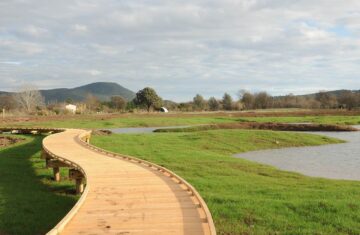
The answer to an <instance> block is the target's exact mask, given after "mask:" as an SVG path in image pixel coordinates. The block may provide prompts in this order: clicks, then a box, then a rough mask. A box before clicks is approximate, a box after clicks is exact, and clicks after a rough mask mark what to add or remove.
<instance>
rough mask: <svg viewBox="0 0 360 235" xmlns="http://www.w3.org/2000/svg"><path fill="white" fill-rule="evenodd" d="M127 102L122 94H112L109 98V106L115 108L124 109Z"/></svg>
mask: <svg viewBox="0 0 360 235" xmlns="http://www.w3.org/2000/svg"><path fill="white" fill-rule="evenodd" d="M126 105H127V102H126V100H125V99H124V98H123V97H122V96H112V97H111V99H110V107H111V108H113V109H116V110H124V109H125V108H126Z"/></svg>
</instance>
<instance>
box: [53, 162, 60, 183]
mask: <svg viewBox="0 0 360 235" xmlns="http://www.w3.org/2000/svg"><path fill="white" fill-rule="evenodd" d="M53 172H54V180H55V181H56V182H59V181H60V167H57V166H55V167H53Z"/></svg>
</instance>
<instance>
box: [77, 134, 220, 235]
mask: <svg viewBox="0 0 360 235" xmlns="http://www.w3.org/2000/svg"><path fill="white" fill-rule="evenodd" d="M90 137H91V132H87V133H83V134H80V135H79V136H78V137H77V138H76V141H77V142H78V143H79V144H81V145H83V146H84V147H86V148H88V149H91V150H93V151H95V152H98V153H101V154H104V155H106V156H108V157H113V158H119V159H122V160H127V161H130V162H133V163H136V164H141V165H143V166H146V167H149V168H152V169H155V170H157V171H160V172H162V173H163V174H164V175H165V176H167V177H170V178H172V179H173V180H175V181H177V183H178V184H183V185H185V187H186V190H187V191H188V192H190V194H191V195H192V196H194V197H195V198H196V200H197V201H198V206H199V207H200V208H201V209H202V210H203V212H204V214H205V216H206V219H205V221H204V223H208V225H209V228H210V232H211V234H212V235H215V234H216V229H215V225H214V221H213V218H212V216H211V213H210V210H209V208H208V207H207V205H206V203H205V201H204V199H203V198H202V197H201V196H200V194H199V193H198V192H197V191H196V189H195V188H194V187H193V186H192V185H191V184H190V183H188V182H187V181H186V180H184V179H183V178H181V177H180V176H178V175H177V174H175V173H174V172H172V171H170V170H168V169H166V168H165V167H162V166H159V165H157V164H155V163H152V162H149V161H146V160H142V159H139V158H136V157H132V156H128V155H123V154H118V153H114V152H111V151H108V150H104V149H101V148H98V147H96V146H94V145H91V144H90V143H89V140H90Z"/></svg>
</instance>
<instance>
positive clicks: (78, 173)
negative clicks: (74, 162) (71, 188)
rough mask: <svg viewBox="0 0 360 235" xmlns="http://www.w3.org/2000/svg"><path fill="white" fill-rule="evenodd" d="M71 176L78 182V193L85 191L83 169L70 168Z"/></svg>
mask: <svg viewBox="0 0 360 235" xmlns="http://www.w3.org/2000/svg"><path fill="white" fill-rule="evenodd" d="M69 178H70V179H73V180H75V182H76V194H81V193H83V192H84V175H83V173H82V172H81V171H79V170H76V169H70V170H69Z"/></svg>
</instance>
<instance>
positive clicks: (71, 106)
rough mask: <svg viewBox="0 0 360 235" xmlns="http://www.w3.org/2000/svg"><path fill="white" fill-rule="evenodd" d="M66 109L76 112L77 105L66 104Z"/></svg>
mask: <svg viewBox="0 0 360 235" xmlns="http://www.w3.org/2000/svg"><path fill="white" fill-rule="evenodd" d="M65 109H66V110H67V111H68V112H70V113H72V114H75V113H76V105H73V104H68V105H66V106H65Z"/></svg>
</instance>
